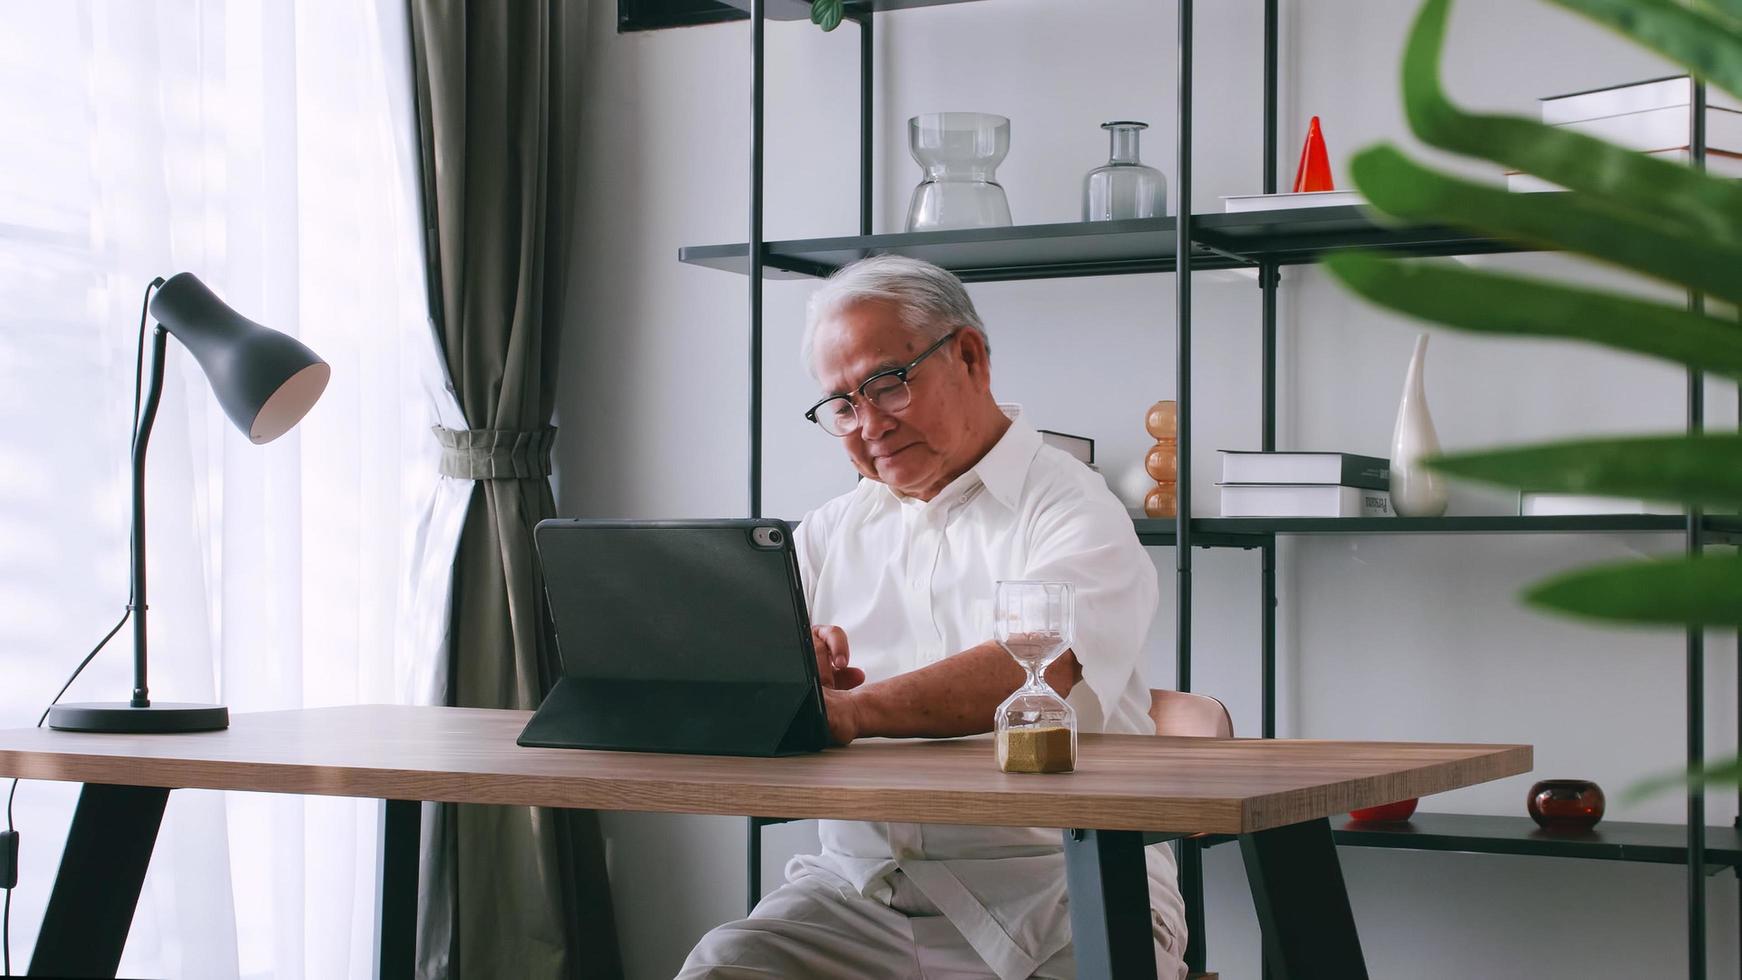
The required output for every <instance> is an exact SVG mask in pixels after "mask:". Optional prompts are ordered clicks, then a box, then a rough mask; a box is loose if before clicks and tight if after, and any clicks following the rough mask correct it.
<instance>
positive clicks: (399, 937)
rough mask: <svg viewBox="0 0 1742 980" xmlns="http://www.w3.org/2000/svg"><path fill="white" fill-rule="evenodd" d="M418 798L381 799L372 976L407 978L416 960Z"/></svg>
mask: <svg viewBox="0 0 1742 980" xmlns="http://www.w3.org/2000/svg"><path fill="white" fill-rule="evenodd" d="M422 812H423V804H422V803H419V802H418V801H417V800H382V801H381V834H380V849H381V864H380V866H379V867H378V868H377V869H376V873H375V903H376V905H375V912H376V918H375V976H376V977H377V980H410V977H411V975H412V972H413V970H414V969H415V968H416V966H417V842H418V834H419V833H420V825H421V823H422Z"/></svg>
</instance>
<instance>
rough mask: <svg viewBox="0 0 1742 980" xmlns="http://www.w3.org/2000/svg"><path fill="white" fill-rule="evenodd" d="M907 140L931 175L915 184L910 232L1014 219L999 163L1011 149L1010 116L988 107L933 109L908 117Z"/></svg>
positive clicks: (1005, 222)
mask: <svg viewBox="0 0 1742 980" xmlns="http://www.w3.org/2000/svg"><path fill="white" fill-rule="evenodd" d="M907 145H908V150H909V151H910V152H911V153H912V154H913V160H914V162H915V163H917V164H919V165H920V168H921V169H922V170H924V171H925V178H924V179H923V180H921V181H920V182H919V186H918V187H915V188H914V189H913V201H912V203H910V204H909V205H908V208H907V230H908V231H937V230H940V229H944V228H995V227H1001V226H1004V225H1008V224H1010V202H1009V201H1008V200H1007V199H1006V198H1005V197H1004V188H1003V187H1000V186H999V185H998V176H997V169H998V165H999V164H1000V163H1002V162H1004V155H1005V154H1007V153H1009V152H1010V120H1008V119H1006V118H1004V117H1003V116H994V115H990V114H988V113H984V112H930V113H926V114H924V115H920V116H914V117H913V118H912V119H909V120H908V121H907Z"/></svg>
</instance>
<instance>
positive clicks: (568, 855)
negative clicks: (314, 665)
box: [410, 0, 622, 978]
mask: <svg viewBox="0 0 1742 980" xmlns="http://www.w3.org/2000/svg"><path fill="white" fill-rule="evenodd" d="M565 8H566V5H565V4H564V3H562V2H560V0H512V2H507V0H477V2H461V0H410V13H411V33H412V59H413V64H412V74H413V78H414V80H415V83H416V86H417V107H418V117H419V118H418V123H419V132H420V137H421V143H422V151H423V184H424V188H423V199H424V214H425V227H426V246H427V249H428V258H429V275H430V279H431V307H432V312H433V315H434V317H435V325H436V331H437V335H438V339H439V341H440V343H441V347H442V352H443V355H444V356H445V359H446V361H447V370H448V377H449V380H450V387H451V388H452V390H453V392H454V395H455V397H456V398H457V399H458V401H459V405H460V409H461V411H462V412H463V413H464V415H465V418H466V424H467V426H468V429H467V430H465V431H453V430H449V429H442V428H438V430H437V433H436V435H437V438H439V439H440V440H441V443H442V447H443V453H442V457H443V458H442V471H443V473H444V474H446V475H448V476H452V477H457V478H461V479H470V480H474V481H476V484H475V486H474V489H473V492H472V497H471V501H470V504H469V507H468V510H467V512H466V519H465V524H464V530H463V531H462V533H461V536H460V544H459V549H458V553H457V554H456V556H455V559H454V581H453V613H452V615H453V620H452V623H451V624H450V626H451V629H450V634H449V657H450V668H449V701H450V703H451V704H454V705H457V706H460V707H476V708H522V709H526V708H534V707H537V705H538V702H539V700H540V699H541V698H542V697H543V695H544V693H545V692H546V691H548V690H549V689H550V686H551V684H552V683H553V682H554V680H555V678H556V676H557V674H558V664H557V659H556V645H555V642H554V640H553V638H552V632H551V625H550V615H549V610H548V609H547V608H546V606H545V600H544V588H543V584H542V582H541V581H540V579H539V574H538V565H537V561H536V559H535V556H534V553H533V543H532V529H533V525H535V524H536V523H537V522H538V521H540V520H542V519H544V518H547V517H551V516H554V515H555V512H556V505H555V501H554V499H553V498H552V496H551V488H550V480H549V476H550V472H551V468H550V451H551V444H552V436H553V435H554V433H555V429H554V428H552V427H551V425H550V421H551V416H552V410H553V408H554V398H555V390H556V383H555V382H556V370H557V341H558V338H559V337H560V335H561V329H562V324H561V319H560V318H561V311H562V309H563V305H562V303H563V290H562V286H563V282H564V280H565V275H564V270H565V268H566V260H567V252H568V239H569V232H570V228H571V225H572V215H573V208H572V203H573V197H572V191H571V189H570V188H571V187H572V184H573V178H572V175H571V174H568V173H565V172H564V169H563V168H564V166H565V164H566V163H567V162H568V161H572V160H573V154H572V152H569V151H570V150H571V149H572V145H571V144H570V140H571V139H572V134H573V132H574V118H575V116H577V115H578V113H579V106H578V105H573V104H568V102H567V101H566V100H565V96H566V95H568V94H569V93H570V92H571V91H572V90H573V79H575V78H576V77H578V76H577V75H576V73H575V72H574V70H573V69H574V66H573V65H572V64H571V63H570V59H571V57H572V56H571V55H570V54H569V53H568V52H567V51H566V50H565V48H567V47H569V45H566V44H565V43H564V41H565V35H564V27H565V17H566V16H575V15H576V14H577V13H578V11H574V10H568V9H565ZM427 843H428V848H427V850H428V851H429V853H427V854H426V858H425V862H424V869H425V872H426V874H429V875H431V876H432V877H433V878H434V881H433V882H431V883H429V884H428V885H426V891H425V901H424V902H422V903H420V904H422V905H423V906H424V907H423V908H422V909H421V910H420V912H421V915H422V917H423V922H422V923H421V924H420V925H421V927H420V929H419V952H418V959H419V968H420V972H421V973H423V974H424V975H425V976H428V977H432V978H436V977H463V978H470V977H516V978H522V977H527V978H539V977H617V976H621V974H622V968H621V960H620V957H619V954H618V949H617V940H616V928H615V924H614V921H613V917H612V911H611V899H610V890H609V885H608V883H607V879H606V875H605V862H604V850H603V843H602V840H601V837H600V833H599V823H598V817H597V815H596V814H594V813H592V812H590V811H557V810H535V809H527V808H518V807H489V806H447V807H443V808H441V810H440V812H438V813H437V815H436V817H435V819H434V821H433V830H432V831H431V839H430V840H429V841H428V842H427Z"/></svg>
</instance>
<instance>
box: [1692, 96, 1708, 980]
mask: <svg viewBox="0 0 1742 980" xmlns="http://www.w3.org/2000/svg"><path fill="white" fill-rule="evenodd" d="M1688 108H1689V113H1690V119H1689V122H1690V124H1691V125H1690V128H1691V130H1692V132H1691V134H1690V136H1691V139H1690V140H1689V145H1690V147H1691V148H1692V151H1693V152H1692V156H1693V164H1694V168H1695V169H1696V170H1704V169H1705V168H1706V83H1705V82H1703V81H1701V80H1699V79H1697V78H1696V79H1694V80H1693V97H1692V98H1691V99H1689V107H1688ZM1705 307H1706V300H1705V296H1704V295H1702V294H1700V293H1698V292H1695V291H1691V290H1690V291H1689V292H1688V309H1690V310H1692V311H1693V312H1695V313H1700V312H1703V311H1704V310H1705ZM1705 388H1706V381H1705V376H1704V374H1702V373H1701V372H1699V371H1694V370H1690V371H1688V378H1687V428H1688V432H1690V433H1696V432H1699V431H1700V430H1701V429H1702V428H1704V426H1705V421H1706V397H1705V395H1706V391H1705ZM1701 520H1702V517H1701V513H1700V509H1699V508H1698V507H1689V508H1688V522H1687V552H1688V554H1689V555H1698V554H1699V553H1700V552H1701V550H1702V549H1703V547H1704V542H1703V541H1702V540H1701V527H1700V524H1701ZM1705 639H1706V637H1705V631H1704V630H1703V629H1702V628H1700V627H1698V626H1692V627H1689V628H1688V631H1687V701H1688V705H1687V715H1688V760H1687V763H1688V771H1690V772H1692V771H1695V770H1698V769H1701V768H1703V767H1704V766H1705V754H1706V746H1705V727H1706V711H1705V708H1706V702H1705V694H1706V651H1705ZM1688 976H1689V978H1691V980H1704V978H1705V976H1706V796H1705V791H1704V790H1703V789H1702V788H1701V787H1700V786H1699V785H1698V784H1694V785H1690V786H1689V787H1688Z"/></svg>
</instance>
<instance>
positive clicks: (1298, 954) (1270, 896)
mask: <svg viewBox="0 0 1742 980" xmlns="http://www.w3.org/2000/svg"><path fill="white" fill-rule="evenodd" d="M1240 854H1241V856H1242V857H1244V858H1245V859H1246V880H1247V881H1248V882H1249V883H1250V884H1251V886H1252V904H1253V905H1254V906H1255V907H1256V909H1257V912H1258V928H1259V931H1260V932H1262V933H1263V935H1264V956H1265V962H1266V965H1267V970H1268V972H1267V977H1268V980H1303V978H1309V977H1311V978H1317V977H1337V978H1339V980H1365V978H1366V976H1367V964H1366V962H1365V961H1364V960H1363V959H1362V957H1361V939H1360V937H1359V936H1357V935H1355V916H1354V913H1352V912H1350V911H1349V892H1348V890H1347V889H1346V888H1344V886H1343V867H1342V865H1341V864H1339V863H1337V845H1336V842H1335V841H1334V840H1333V839H1332V838H1331V822H1330V821H1329V820H1324V819H1320V820H1308V821H1307V822H1305V823H1297V824H1290V825H1289V826H1286V827H1278V828H1276V829H1275V830H1265V831H1260V832H1259V833H1256V834H1243V835H1241V837H1240Z"/></svg>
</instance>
